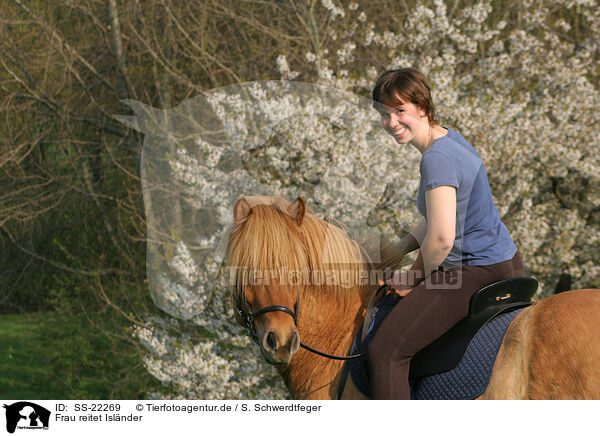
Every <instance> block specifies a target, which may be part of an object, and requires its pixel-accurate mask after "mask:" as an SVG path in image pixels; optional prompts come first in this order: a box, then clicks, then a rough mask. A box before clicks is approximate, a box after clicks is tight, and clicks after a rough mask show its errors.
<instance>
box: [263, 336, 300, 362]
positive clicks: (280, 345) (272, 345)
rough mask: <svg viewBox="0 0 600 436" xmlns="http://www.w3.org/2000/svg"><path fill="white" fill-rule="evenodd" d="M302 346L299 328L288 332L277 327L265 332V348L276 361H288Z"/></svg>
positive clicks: (272, 359)
mask: <svg viewBox="0 0 600 436" xmlns="http://www.w3.org/2000/svg"><path fill="white" fill-rule="evenodd" d="M299 346H300V336H299V335H298V330H297V329H296V328H293V329H292V330H291V331H289V332H287V333H283V332H280V331H278V330H275V329H269V330H267V331H266V332H265V334H264V336H263V340H262V348H263V350H264V351H265V352H266V353H268V354H269V357H270V358H271V359H269V360H271V361H273V362H274V363H287V362H289V361H290V360H291V358H292V356H293V355H294V354H295V353H296V351H298V348H299Z"/></svg>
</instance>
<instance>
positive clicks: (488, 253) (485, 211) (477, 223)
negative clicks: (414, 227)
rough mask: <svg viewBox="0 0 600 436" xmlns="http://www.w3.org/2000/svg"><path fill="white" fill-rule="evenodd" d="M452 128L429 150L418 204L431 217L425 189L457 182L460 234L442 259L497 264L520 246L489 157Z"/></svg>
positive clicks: (422, 169) (453, 262)
mask: <svg viewBox="0 0 600 436" xmlns="http://www.w3.org/2000/svg"><path fill="white" fill-rule="evenodd" d="M446 129H447V130H448V133H447V134H446V135H444V136H442V137H440V138H438V139H436V140H435V141H434V142H433V144H432V145H431V146H430V147H429V148H428V149H427V150H426V151H425V153H423V156H422V158H421V164H420V172H421V180H420V185H419V192H418V195H417V208H418V209H419V212H420V213H421V215H423V216H424V217H425V219H427V204H426V201H425V192H426V191H428V190H429V189H433V188H437V187H438V186H454V187H455V188H456V237H455V240H454V244H453V246H452V249H451V250H450V253H449V254H448V256H447V257H446V259H445V260H444V262H443V263H442V265H444V266H451V265H458V264H463V265H493V264H495V263H499V262H504V261H505V260H509V259H511V258H512V257H513V256H514V254H515V253H516V251H517V247H516V245H515V244H514V242H513V240H512V238H511V237H510V234H509V232H508V229H507V228H506V226H505V225H504V223H502V221H501V219H500V214H499V212H498V209H497V208H496V206H495V205H494V200H493V199H492V193H491V190H490V186H489V183H488V178H487V172H486V169H485V165H484V164H483V161H482V160H481V158H480V157H479V154H478V153H477V151H476V150H475V149H474V148H473V146H472V145H471V144H469V142H468V141H467V140H466V139H465V138H464V137H463V136H462V135H461V134H460V133H458V132H456V131H454V130H452V129H449V128H446Z"/></svg>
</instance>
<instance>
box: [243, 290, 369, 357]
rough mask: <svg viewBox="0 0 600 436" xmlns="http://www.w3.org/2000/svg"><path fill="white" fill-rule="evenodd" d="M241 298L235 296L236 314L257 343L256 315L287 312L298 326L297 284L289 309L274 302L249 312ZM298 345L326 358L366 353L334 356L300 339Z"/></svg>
mask: <svg viewBox="0 0 600 436" xmlns="http://www.w3.org/2000/svg"><path fill="white" fill-rule="evenodd" d="M236 288H237V290H238V291H240V290H241V288H238V286H237V283H236ZM238 295H243V293H238ZM241 299H242V298H235V300H236V309H237V312H238V315H239V316H240V318H241V319H242V320H243V322H244V325H245V327H246V329H247V330H248V334H249V336H250V337H251V338H252V340H253V341H254V342H256V343H257V344H258V345H260V340H259V337H258V333H256V330H254V326H253V325H252V323H253V322H254V319H255V318H256V317H258V316H260V315H262V314H265V313H269V312H284V313H287V314H288V315H290V316H291V317H292V319H293V320H294V326H295V327H296V328H297V327H298V314H299V313H300V287H299V286H298V294H297V296H296V304H295V305H294V310H291V309H290V308H288V307H286V306H281V305H279V304H276V305H273V306H267V307H263V308H262V309H258V310H256V311H254V312H251V311H250V310H247V311H245V310H244V308H243V307H242V302H241ZM246 306H248V305H247V304H246ZM248 309H249V308H248ZM300 346H301V347H302V348H304V349H305V350H307V351H310V352H311V353H314V354H318V355H319V356H323V357H326V358H328V359H335V360H350V359H358V358H360V357H365V356H366V353H359V354H353V355H351V356H336V355H335V354H328V353H324V352H323V351H319V350H316V349H314V348H312V347H311V346H309V345H306V344H305V343H304V342H302V341H300Z"/></svg>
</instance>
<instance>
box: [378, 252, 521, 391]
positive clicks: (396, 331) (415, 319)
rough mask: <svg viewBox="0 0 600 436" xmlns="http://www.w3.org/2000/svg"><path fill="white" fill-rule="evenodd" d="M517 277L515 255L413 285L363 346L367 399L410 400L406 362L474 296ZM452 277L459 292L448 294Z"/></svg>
mask: <svg viewBox="0 0 600 436" xmlns="http://www.w3.org/2000/svg"><path fill="white" fill-rule="evenodd" d="M519 275H524V271H523V265H522V263H521V260H520V257H519V254H518V252H517V253H516V254H515V257H513V258H512V259H510V260H507V261H505V262H500V263H497V264H494V265H486V266H462V268H461V269H460V270H454V271H436V272H435V273H433V274H432V277H431V280H428V281H427V282H423V283H421V284H420V285H418V286H416V287H415V288H414V289H413V290H412V291H411V292H410V293H409V294H408V295H407V296H406V297H404V298H403V299H402V300H401V301H399V302H398V304H397V305H396V307H394V309H392V311H391V312H390V313H389V314H388V316H387V317H386V318H385V320H384V321H383V322H382V323H381V325H380V326H379V329H378V330H377V332H376V333H375V336H374V338H373V340H372V342H371V344H370V345H369V349H368V360H369V368H370V370H369V371H370V375H371V390H372V393H373V398H374V399H399V400H400V399H406V400H408V399H410V388H409V384H408V371H409V364H410V359H411V358H412V357H413V356H414V355H415V354H416V353H418V352H419V351H420V350H422V349H423V348H425V347H426V346H427V345H429V344H430V343H432V342H433V341H434V340H436V339H437V338H439V337H440V336H441V335H443V334H444V333H445V332H446V331H448V330H449V329H450V328H451V327H452V326H454V325H455V324H456V323H457V322H459V321H460V320H461V319H463V318H465V317H466V316H467V315H468V311H469V302H470V300H471V296H472V295H473V294H474V293H475V292H476V291H478V290H479V289H481V288H483V287H484V286H486V285H488V284H491V283H493V282H496V281H498V280H502V279H505V278H510V277H516V276H519ZM457 278H458V279H459V280H460V281H459V282H458V285H459V286H460V287H459V288H457V289H452V288H453V286H452V285H453V284H454V283H456V279H457ZM431 283H433V284H434V285H435V286H431ZM444 284H447V285H448V286H446V287H444Z"/></svg>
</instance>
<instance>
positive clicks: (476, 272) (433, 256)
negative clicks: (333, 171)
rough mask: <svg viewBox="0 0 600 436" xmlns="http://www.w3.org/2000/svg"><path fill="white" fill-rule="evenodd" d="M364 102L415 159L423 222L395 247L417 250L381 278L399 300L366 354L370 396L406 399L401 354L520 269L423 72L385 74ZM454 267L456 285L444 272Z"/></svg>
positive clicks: (477, 166) (471, 152)
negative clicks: (406, 266) (405, 266)
mask: <svg viewBox="0 0 600 436" xmlns="http://www.w3.org/2000/svg"><path fill="white" fill-rule="evenodd" d="M373 100H375V103H374V107H375V108H376V109H377V110H378V111H379V112H380V114H381V120H382V125H383V128H384V129H385V130H386V132H388V133H389V134H390V135H391V136H393V137H394V139H395V140H396V142H397V143H398V144H411V145H413V146H414V147H415V148H416V149H417V150H418V151H419V152H420V153H421V155H422V157H421V164H420V173H421V179H420V186H419V192H418V196H417V208H418V209H419V212H420V213H421V215H423V220H422V221H421V223H420V224H419V225H417V226H416V227H415V228H414V229H413V231H412V232H411V233H410V234H409V235H408V236H406V237H405V238H404V239H403V240H402V241H401V242H400V244H399V247H398V248H399V250H400V251H402V252H403V253H408V252H411V251H413V250H415V249H417V248H419V247H420V252H419V255H418V256H417V259H416V261H415V262H414V264H413V265H412V267H411V268H410V270H409V271H405V272H402V273H401V274H399V275H396V276H394V277H393V278H392V279H391V280H389V281H388V285H389V286H390V287H392V288H393V289H395V292H396V293H397V294H398V295H399V296H401V297H404V299H403V300H402V301H401V302H399V303H398V304H397V305H396V306H395V308H394V309H393V310H392V311H391V312H390V314H389V315H388V316H387V317H386V319H385V320H384V321H383V323H382V324H381V326H380V328H379V330H378V331H377V333H376V334H375V336H374V338H373V342H372V343H371V345H370V347H369V350H368V357H369V368H370V372H371V383H372V389H373V394H374V398H376V399H409V398H410V389H409V383H408V372H409V363H410V360H411V358H412V357H413V356H414V355H415V354H416V353H417V352H419V351H420V350H422V349H423V348H425V347H426V346H427V345H429V344H430V343H432V342H433V341H434V340H436V339H437V338H439V337H440V336H441V335H442V334H444V333H445V332H446V331H448V329H449V328H450V327H452V326H453V325H455V324H456V323H457V322H458V321H460V320H461V319H462V318H464V317H465V316H467V313H468V308H469V302H470V299H471V296H472V295H473V294H474V293H475V292H476V291H477V290H479V289H481V288H482V287H484V286H486V285H488V284H491V283H493V282H495V281H499V280H502V279H505V278H510V277H515V276H520V275H524V270H523V265H522V263H521V259H520V256H519V253H518V251H517V247H516V246H515V244H514V242H513V240H512V238H511V237H510V234H509V232H508V230H507V228H506V226H505V225H504V224H503V223H502V221H501V220H500V214H499V213H498V210H497V209H496V207H495V205H494V201H493V199H492V194H491V191H490V187H489V183H488V179H487V173H486V170H485V166H484V164H483V162H482V160H481V158H480V157H479V154H478V153H477V151H475V149H474V148H473V147H472V146H471V144H469V142H468V141H467V140H466V139H465V138H464V137H463V136H462V135H461V134H460V133H458V132H456V131H454V130H452V129H450V128H444V127H442V126H440V125H439V122H438V120H437V119H436V116H435V105H434V103H433V98H432V96H431V91H430V87H429V85H428V84H427V81H426V80H425V77H424V76H423V74H421V73H420V72H419V71H418V70H416V69H414V68H403V69H398V70H391V71H387V72H385V73H384V74H382V75H381V77H380V78H379V79H378V81H377V83H376V84H375V88H374V90H373ZM456 271H458V277H459V280H458V282H456V281H454V280H452V279H451V278H450V276H451V275H452V274H456ZM417 314H418V315H417Z"/></svg>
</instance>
